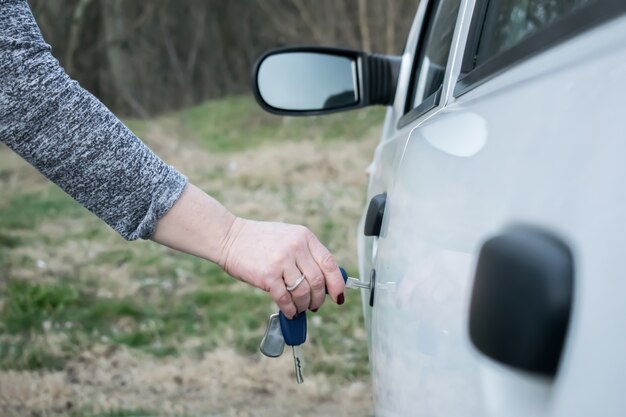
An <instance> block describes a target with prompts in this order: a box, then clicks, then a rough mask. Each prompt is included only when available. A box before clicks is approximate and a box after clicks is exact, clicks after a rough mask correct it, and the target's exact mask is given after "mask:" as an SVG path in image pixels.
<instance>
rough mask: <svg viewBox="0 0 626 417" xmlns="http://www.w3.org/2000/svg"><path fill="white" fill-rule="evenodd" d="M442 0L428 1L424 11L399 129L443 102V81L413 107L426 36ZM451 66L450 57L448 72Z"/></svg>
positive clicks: (460, 3)
mask: <svg viewBox="0 0 626 417" xmlns="http://www.w3.org/2000/svg"><path fill="white" fill-rule="evenodd" d="M441 1H443V0H429V1H428V4H427V7H426V11H425V13H424V19H423V21H422V25H421V27H420V31H419V38H418V44H417V46H416V48H415V55H414V58H413V63H412V64H411V77H410V79H409V83H408V88H407V91H406V94H405V98H404V106H403V109H402V110H403V114H402V116H400V118H399V119H398V123H397V129H398V130H400V129H402V128H403V127H405V126H406V125H408V124H410V123H411V122H413V121H414V120H416V119H418V118H419V117H420V116H422V115H424V114H425V113H427V112H429V111H430V110H432V109H434V108H435V107H437V106H438V105H439V103H441V96H442V93H443V83H442V85H440V86H439V88H438V89H437V90H436V91H435V92H434V93H432V94H431V95H429V96H428V97H425V98H424V99H423V100H422V102H421V103H420V104H418V105H417V106H415V107H413V103H414V101H415V97H414V94H415V83H417V82H418V78H419V77H418V74H417V73H416V72H417V69H418V68H420V67H421V64H422V62H423V61H424V55H423V54H424V53H425V52H426V47H427V45H426V41H427V39H426V38H425V37H426V35H427V34H428V30H429V28H430V26H431V23H432V21H433V19H434V18H435V16H434V14H435V12H436V7H435V6H437V5H438V4H439V2H441ZM461 6H462V0H459V10H460V8H461ZM458 19H459V16H458V14H457V20H456V21H455V25H456V24H457V23H458ZM451 42H452V43H454V35H453V38H452V40H451ZM449 66H450V59H449V57H448V60H447V62H446V67H445V71H446V72H447V70H448V68H449Z"/></svg>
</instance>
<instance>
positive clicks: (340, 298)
mask: <svg viewBox="0 0 626 417" xmlns="http://www.w3.org/2000/svg"><path fill="white" fill-rule="evenodd" d="M345 301H346V300H345V298H344V296H343V293H341V294H339V296H337V304H339V305H342V304H343V303H344V302H345Z"/></svg>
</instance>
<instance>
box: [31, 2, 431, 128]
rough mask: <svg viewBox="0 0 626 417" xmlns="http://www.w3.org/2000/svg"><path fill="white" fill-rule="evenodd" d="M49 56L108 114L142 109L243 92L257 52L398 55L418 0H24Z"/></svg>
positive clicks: (149, 112) (142, 113) (177, 105)
mask: <svg viewBox="0 0 626 417" xmlns="http://www.w3.org/2000/svg"><path fill="white" fill-rule="evenodd" d="M29 2H30V4H31V7H32V9H33V13H34V14H35V17H36V19H37V21H38V23H39V25H40V27H41V30H42V32H43V34H44V37H45V38H46V40H47V42H49V43H50V44H51V45H52V46H53V54H54V55H55V56H56V57H57V58H58V59H59V61H60V62H61V64H62V65H63V67H64V68H65V69H66V71H67V72H68V73H69V74H70V76H72V77H73V78H74V79H76V80H78V81H79V82H80V83H81V85H83V86H84V87H85V88H87V89H88V90H90V91H91V92H92V93H93V94H95V95H96V96H98V97H99V98H100V99H101V100H102V101H103V102H104V103H105V104H107V105H108V106H109V107H110V108H112V109H113V110H114V111H116V112H118V113H120V114H124V115H134V116H141V117H147V116H149V115H152V114H155V113H160V112H165V111H169V110H173V109H177V108H180V107H183V106H188V105H191V104H194V103H197V102H199V101H202V100H206V99H208V98H214V97H219V96H223V95H226V94H239V93H245V92H248V91H249V79H250V70H251V68H252V65H253V64H254V61H255V60H256V59H257V58H258V56H259V55H260V54H261V53H262V52H263V51H264V50H266V49H269V48H273V47H277V46H281V45H287V44H317V45H332V46H340V47H346V48H355V49H362V50H366V51H369V52H380V53H393V54H399V53H400V52H401V48H402V44H403V42H404V39H405V38H406V35H407V33H408V29H409V27H410V25H411V21H412V18H413V14H414V12H415V9H416V7H417V4H418V3H419V0H386V1H379V0H345V1H335V0H248V1H228V0H150V1H141V2H139V1H134V0H29Z"/></svg>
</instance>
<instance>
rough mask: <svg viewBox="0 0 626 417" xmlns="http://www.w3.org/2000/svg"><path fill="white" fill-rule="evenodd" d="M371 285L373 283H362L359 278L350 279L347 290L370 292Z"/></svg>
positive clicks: (347, 281)
mask: <svg viewBox="0 0 626 417" xmlns="http://www.w3.org/2000/svg"><path fill="white" fill-rule="evenodd" d="M371 285H372V284H371V283H369V282H362V281H361V280H360V279H358V278H353V277H348V279H347V280H346V287H347V288H352V289H354V290H358V289H366V290H369V289H371Z"/></svg>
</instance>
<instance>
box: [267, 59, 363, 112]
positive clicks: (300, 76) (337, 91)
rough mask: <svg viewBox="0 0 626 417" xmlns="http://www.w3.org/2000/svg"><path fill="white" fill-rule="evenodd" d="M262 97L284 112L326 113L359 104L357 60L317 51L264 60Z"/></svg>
mask: <svg viewBox="0 0 626 417" xmlns="http://www.w3.org/2000/svg"><path fill="white" fill-rule="evenodd" d="M256 82H257V86H258V89H259V93H260V95H261V98H262V99H263V100H264V101H265V102H266V103H267V104H269V105H270V106H272V107H274V108H277V109H281V110H301V111H306V110H308V111H311V110H323V109H333V108H341V107H349V106H353V105H355V104H357V103H358V102H359V94H358V89H357V75H356V62H355V60H354V59H351V58H346V57H342V56H337V55H329V54H323V53H316V52H283V53H279V54H275V55H270V56H269V57H267V58H265V59H264V60H263V62H262V63H261V66H260V67H259V70H258V74H257V80H256Z"/></svg>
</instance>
